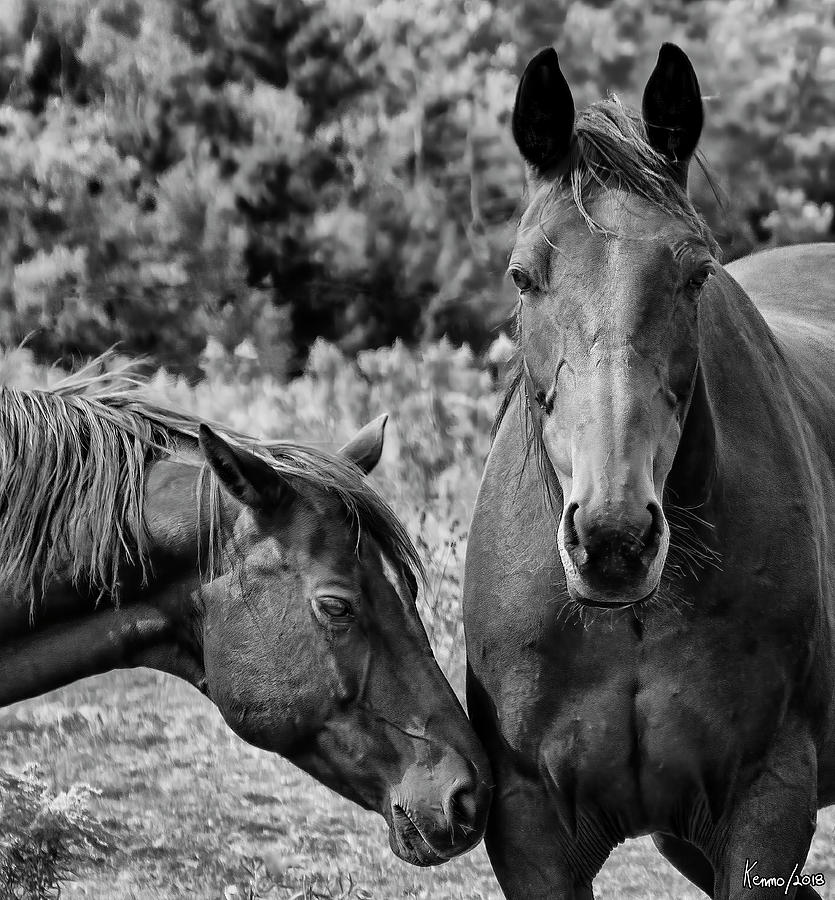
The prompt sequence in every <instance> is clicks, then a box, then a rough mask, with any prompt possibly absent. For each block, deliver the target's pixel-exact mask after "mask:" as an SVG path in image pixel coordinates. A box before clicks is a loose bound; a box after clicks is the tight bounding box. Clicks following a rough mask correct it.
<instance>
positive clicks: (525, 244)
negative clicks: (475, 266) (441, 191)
mask: <svg viewBox="0 0 835 900" xmlns="http://www.w3.org/2000/svg"><path fill="white" fill-rule="evenodd" d="M585 210H586V213H587V214H588V217H589V218H590V219H591V221H592V222H593V223H594V225H593V226H590V224H589V221H588V220H587V219H586V218H585V217H584V216H583V215H582V213H581V212H580V210H579V209H578V208H577V207H576V205H575V204H574V202H573V201H572V200H571V198H570V197H558V196H554V195H553V193H547V192H539V193H537V194H536V195H535V196H534V198H533V199H532V201H531V204H530V206H529V207H528V208H527V209H526V210H525V213H524V214H523V216H522V219H521V221H520V224H519V229H518V231H517V236H516V246H515V250H514V252H515V254H516V255H527V256H530V257H533V258H535V259H537V260H540V261H541V260H544V259H548V260H550V261H551V262H552V264H553V265H555V266H556V268H557V269H559V270H570V269H577V268H583V269H587V268H588V267H589V266H593V267H595V268H597V267H598V266H599V265H600V263H602V262H603V261H604V260H607V259H608V260H609V261H610V263H611V264H613V265H617V264H619V263H628V262H629V260H630V259H631V258H632V257H633V256H634V257H635V258H640V257H646V256H648V255H649V254H653V253H654V254H660V255H661V256H662V258H663V257H666V256H667V255H669V254H668V253H667V251H668V250H669V248H670V247H671V246H672V245H673V244H674V243H676V242H677V241H679V240H681V239H683V238H684V237H685V236H686V232H687V229H686V228H684V227H683V226H682V224H681V223H680V222H679V221H678V220H677V219H676V217H675V216H673V215H672V214H671V213H670V212H669V211H667V210H665V209H662V208H660V207H658V206H656V205H655V204H653V203H650V202H649V201H647V200H645V199H643V198H642V197H639V196H637V195H635V194H631V193H629V192H627V191H624V190H621V189H618V188H610V189H606V190H602V191H600V192H599V193H597V194H596V195H595V196H594V197H593V198H592V199H591V200H589V201H588V202H587V203H586V205H585ZM598 271H603V270H602V269H598Z"/></svg>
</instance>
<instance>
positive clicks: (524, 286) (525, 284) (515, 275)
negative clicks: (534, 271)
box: [510, 269, 533, 294]
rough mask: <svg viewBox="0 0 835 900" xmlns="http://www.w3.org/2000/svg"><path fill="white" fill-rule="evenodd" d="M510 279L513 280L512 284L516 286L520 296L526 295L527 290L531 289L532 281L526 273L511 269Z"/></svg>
mask: <svg viewBox="0 0 835 900" xmlns="http://www.w3.org/2000/svg"><path fill="white" fill-rule="evenodd" d="M510 277H511V278H512V279H513V283H514V284H515V285H516V290H517V291H519V293H520V294H527V292H528V291H529V290H531V288H532V287H533V280H532V279H531V277H530V275H528V274H527V273H526V272H523V271H522V270H521V269H511V270H510Z"/></svg>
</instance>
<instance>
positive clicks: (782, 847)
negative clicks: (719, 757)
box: [708, 724, 820, 900]
mask: <svg viewBox="0 0 835 900" xmlns="http://www.w3.org/2000/svg"><path fill="white" fill-rule="evenodd" d="M816 816H817V754H816V750H815V746H814V744H813V742H812V740H811V737H810V736H809V734H808V731H807V730H806V728H805V726H803V725H802V724H801V725H798V727H797V728H796V729H795V730H792V729H789V728H787V729H786V730H784V731H783V732H781V734H780V735H779V736H778V738H777V740H776V741H775V742H774V743H773V744H772V746H771V749H770V750H769V752H768V754H767V755H766V758H765V759H764V760H763V761H762V762H761V764H760V765H758V766H757V767H756V770H755V771H754V772H753V773H752V777H751V779H750V780H749V781H748V782H747V785H746V786H745V787H744V789H743V790H742V793H741V794H740V795H739V796H738V799H737V800H736V802H735V804H734V806H733V808H732V809H731V810H729V813H728V815H727V818H726V820H725V823H723V825H722V826H720V829H719V834H718V835H717V845H716V846H715V848H714V849H713V852H710V851H708V855H709V856H712V860H711V861H712V862H713V866H714V869H715V871H716V885H715V890H714V897H716V898H717V900H735V898H743V897H744V898H746V900H776V898H778V897H781V898H782V897H788V898H795V900H811V898H814V897H820V894H818V892H817V891H816V890H815V889H814V888H813V887H810V886H808V885H803V884H802V874H803V866H804V864H805V862H806V856H807V854H808V853H809V845H810V844H811V842H812V837H813V835H814V833H815V820H816Z"/></svg>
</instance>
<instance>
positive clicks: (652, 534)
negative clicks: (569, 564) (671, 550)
mask: <svg viewBox="0 0 835 900" xmlns="http://www.w3.org/2000/svg"><path fill="white" fill-rule="evenodd" d="M565 515H566V517H567V519H566V525H565V535H566V548H567V549H568V551H569V552H570V553H571V555H572V557H573V558H574V561H575V563H576V564H577V567H578V569H579V570H580V571H581V572H582V573H583V574H584V575H586V576H589V577H591V578H594V579H599V580H601V581H603V582H606V583H608V584H610V585H611V584H617V583H620V582H626V581H629V580H631V579H634V578H635V577H640V576H641V575H642V574H643V573H645V572H646V570H647V569H648V568H649V566H650V565H651V564H652V561H653V560H654V559H655V557H656V555H657V553H658V549H659V547H660V538H661V532H662V523H663V516H662V513H661V509H660V507H659V505H658V504H657V503H656V502H655V501H649V502H647V503H646V504H633V505H632V506H631V508H628V507H624V508H622V509H618V510H612V509H606V510H601V509H595V508H593V507H591V506H580V505H579V504H577V503H573V504H570V505H569V506H568V508H567V509H566V512H565Z"/></svg>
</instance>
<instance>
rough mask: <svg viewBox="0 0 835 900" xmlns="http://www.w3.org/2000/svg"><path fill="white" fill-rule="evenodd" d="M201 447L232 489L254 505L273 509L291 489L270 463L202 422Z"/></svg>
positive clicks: (251, 505)
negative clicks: (228, 440)
mask: <svg viewBox="0 0 835 900" xmlns="http://www.w3.org/2000/svg"><path fill="white" fill-rule="evenodd" d="M199 440H200V449H201V450H202V451H203V455H204V456H205V457H206V461H207V462H208V464H209V465H210V466H211V468H212V471H213V472H214V473H215V475H217V477H218V478H219V479H220V482H221V484H222V485H223V486H224V487H225V488H226V490H227V491H229V493H230V494H231V495H232V496H233V497H235V498H236V499H237V500H240V502H241V503H244V504H245V505H246V506H249V507H251V508H252V509H257V510H261V511H269V510H274V509H275V508H276V507H277V506H278V505H279V503H280V502H281V499H282V497H283V496H284V495H285V494H286V493H287V491H288V490H289V489H290V488H289V485H288V484H287V482H286V481H285V480H284V479H283V478H282V477H281V476H280V475H279V474H278V472H276V471H275V469H273V468H272V467H271V466H270V465H269V463H267V462H266V461H265V460H263V459H260V458H259V457H257V456H256V455H255V454H254V453H250V452H249V451H248V450H241V449H240V448H239V447H233V446H232V445H231V444H229V443H227V442H226V441H225V440H223V438H221V437H219V436H218V435H217V434H215V433H214V431H212V429H211V428H209V426H208V425H201V426H200V437H199Z"/></svg>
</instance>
